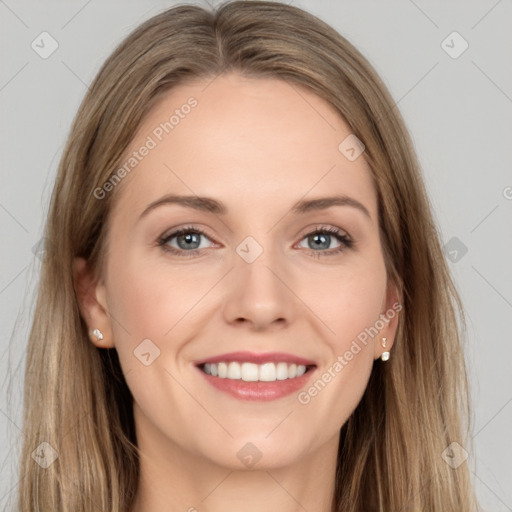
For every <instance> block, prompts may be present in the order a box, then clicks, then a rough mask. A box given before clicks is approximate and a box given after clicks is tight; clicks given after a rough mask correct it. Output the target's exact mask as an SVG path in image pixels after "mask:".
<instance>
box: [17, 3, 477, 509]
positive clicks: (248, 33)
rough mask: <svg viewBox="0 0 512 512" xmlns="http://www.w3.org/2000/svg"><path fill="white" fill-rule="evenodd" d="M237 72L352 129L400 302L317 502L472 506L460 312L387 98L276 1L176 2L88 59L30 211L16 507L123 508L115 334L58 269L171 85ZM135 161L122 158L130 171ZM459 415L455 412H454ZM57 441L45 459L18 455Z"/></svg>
mask: <svg viewBox="0 0 512 512" xmlns="http://www.w3.org/2000/svg"><path fill="white" fill-rule="evenodd" d="M227 72H236V73H239V74H241V75H243V76H245V77H248V78H277V79H281V80H284V81H286V82H287V83H289V84H290V85H292V86H297V87H298V88H300V87H304V88H307V89H308V90H309V91H311V92H313V93H314V94H316V95H318V96H319V97H321V98H323V99H324V100H326V101H327V102H328V103H329V104H330V105H332V106H333V107H334V108H335V109H336V111H337V112H338V113H339V115H340V116H341V117H342V118H343V119H344V120H345V122H346V123H347V124H348V125H349V126H350V128H351V131H352V133H354V134H355V135H356V136H357V137H358V138H359V139H361V140H362V141H363V142H364V144H365V146H366V149H365V153H364V158H365V159H366V160H367V162H368V164H369V166H370V168H371V171H372V178H373V181H374V184H375V188H376V191H377V196H378V212H379V224H380V236H381V242H382V247H383V251H384V256H385V261H386V268H387V271H388V277H389V279H391V280H392V281H393V282H395V283H396V284H397V286H398V288H399V290H400V295H401V304H402V307H403V310H402V311H401V313H400V320H399V325H398V331H397V336H396V340H395V343H394V346H393V351H392V357H391V359H390V360H389V361H388V362H386V363H382V362H380V361H376V362H375V364H374V368H373V371H372V374H371V377H370V381H369V383H368V386H367V389H366V391H365V393H364V395H363V398H362V400H361V402H360V403H359V405H358V406H357V408H356V409H355V411H354V412H353V414H352V415H351V416H350V418H349V419H348V420H347V422H346V423H345V424H344V425H343V427H342V429H341V432H340V445H339V453H338V465H337V471H336V481H335V495H334V497H333V505H332V511H333V512H338V511H339V512H341V511H343V512H369V511H376V512H377V511H379V512H390V511H403V512H405V511H408V512H424V511H427V510H428V511H429V512H460V511H461V510H464V511H474V510H476V507H477V500H476V497H475V495H474V491H473V488H472V485H471V480H470V473H469V469H468V467H467V464H462V465H461V466H459V467H458V468H457V469H453V468H451V467H450V466H449V465H448V464H446V463H445V461H444V460H443V458H442V453H443V451H444V450H445V449H446V448H447V447H448V445H450V443H452V442H453V441H456V442H458V443H459V444H460V445H462V446H464V447H465V448H466V449H468V451H469V450H470V446H469V443H470V439H469V437H468V434H469V430H470V424H469V419H470V409H469V390H468V382H467V375H466V368H465V362H464V355H463V351H462V346H461V335H460V333H459V331H460V329H459V325H458V321H459V320H460V321H461V325H460V327H463V326H464V314H463V309H462V304H461V301H460V298H459V297H458V294H457V291H456V289H455V287H454V284H453V282H452V279H451V277H450V274H449V271H448V268H447V265H446V262H445V260H444V257H443V254H442V250H441V247H440V242H439V235H438V233H437V229H436V226H435V222H434V219H433V215H432V213H431V210H432V208H431V205H430V203H429V200H428V197H427V194H426V191H425V188H424V185H423V180H422V177H421V171H420V166H419V163H418V161H417V158H416V156H415V152H414V149H413V146H412V143H411V140H410V137H409V135H408V132H407V129H406V128H405V124H404V122H403V120H402V118H401V116H400V114H399V112H398V111H397V110H396V108H395V104H394V101H393V99H392V97H391V95H390V94H389V92H388V91H387V89H386V87H385V85H384V84H383V83H382V81H381V80H380V78H379V77H378V76H377V74H376V72H375V71H374V70H373V68H372V67H371V65H370V64H369V63H368V61H367V60H366V59H365V58H364V57H363V56H362V55H361V54H360V53H359V52H358V51H357V50H356V49H355V48H354V46H353V45H351V44H350V43H349V42H348V41H347V40H346V39H345V38H343V37H342V36H341V35H340V34H338V33H337V32H336V31H335V30H334V29H333V28H331V27H330V26H328V25H327V24H326V23H324V22H322V21H321V20H319V19H317V18H316V17H314V16H313V15H311V14H308V13H306V12H304V11H303V10H301V9H298V8H296V7H292V6H289V5H285V4H281V3H278V2H263V1H247V2H244V1H234V2H230V3H226V4H223V5H221V6H220V7H218V8H217V9H216V10H215V11H208V10H206V9H203V8H201V7H198V6H192V5H179V6H177V7H173V8H171V9H168V10H166V11H164V12H162V13H161V14H159V15H157V16H154V17H153V18H151V19H149V20H147V21H146V22H144V23H143V24H142V25H140V26H139V27H138V28H136V29H135V30H134V31H133V32H132V33H131V34H130V35H129V36H128V37H127V38H126V39H125V40H124V41H123V42H122V43H121V44H120V45H119V46H118V47H117V48H116V49H115V51H114V52H113V53H112V55H111V56H110V57H109V58H108V59H107V61H106V62H105V63H104V65H103V66H102V68H101V69H100V71H99V72H98V74H97V76H96V78H95V79H94V81H93V83H92V84H91V86H90V89H89V91H88V93H87V94H86V96H85V98H84V99H83V101H82V103H81V105H80V108H79V110H78V112H77V115H76V117H75V119H74V122H73V125H72V128H71V132H70V135H69V138H68V140H67V144H66V146H65V148H64V152H63V156H62V159H61V162H60V165H59V168H58V175H57V179H56V183H55V187H54V191H53V195H52V199H51V203H50V209H49V214H48V220H47V224H46V228H45V237H46V239H47V245H46V253H47V257H46V258H45V260H44V262H43V265H42V269H41V279H40V284H39V290H38V296H37V303H36V309H35V315H34V320H33V324H32V329H31V333H30V337H29V344H28V353H27V361H26V369H25V371H26V374H25V396H24V417H23V421H24V432H25V434H26V436H25V439H24V442H23V447H22V453H21V474H22V475H24V478H23V479H22V481H21V482H20V484H19V497H18V499H19V510H23V511H29V510H30V511H39V510H42V511H50V510H51V511H52V512H86V511H87V512H89V511H90V512H92V511H97V510H103V511H105V512H106V511H110V512H114V511H115V512H118V511H129V510H130V507H131V506H132V504H133V502H134V498H135V495H136V492H137V485H138V478H139V460H138V453H137V440H136V432H135V426H134V420H133V410H132V400H133V398H132V396H131V393H130V391H129V389H128V387H127V385H126V381H125V379H124V376H123V373H122V371H121V367H120V364H119V359H118V357H117V353H116V351H115V350H112V349H111V350H107V349H98V348H96V347H95V346H94V345H93V344H92V343H91V341H90V339H89V337H88V332H87V326H86V324H85V322H84V320H83V319H82V317H81V315H80V310H79V307H78V300H77V294H76V290H75V287H74V282H73V260H74V258H76V257H83V258H85V259H87V260H88V262H89V263H90V265H91V266H92V267H93V268H94V269H96V272H97V274H98V275H101V273H102V271H103V269H104V261H105V257H106V254H107V250H108V248H107V246H106V239H105V237H106V232H107V225H108V221H109V212H110V211H111V210H112V207H113V201H114V200H115V199H116V197H117V195H118V190H114V191H113V192H112V193H110V194H107V195H106V196H105V198H103V199H102V200H98V199H97V198H96V197H95V196H94V194H93V191H94V190H95V189H96V188H97V187H101V186H102V185H103V184H104V183H105V182H106V181H107V180H108V179H109V177H110V176H111V175H112V173H113V172H114V171H115V169H117V166H118V165H119V163H120V161H121V158H122V156H123V153H124V151H125V150H126V148H127V146H128V145H129V143H130V142H131V140H132V137H133V135H134V134H135V133H136V131H137V128H138V127H139V126H140V124H141V121H142V119H143V118H144V116H145V115H147V114H148V112H149V111H150V110H151V108H152V107H153V106H154V105H155V104H156V102H157V101H158V100H159V99H160V98H161V97H162V96H163V95H165V94H166V93H168V92H169V91H170V90H172V89H173V88H174V87H176V86H178V85H183V84H185V83H187V82H191V81H194V80H199V79H200V80H208V79H209V80H214V79H215V77H217V76H218V75H220V74H223V73H227ZM134 172H136V171H134ZM466 421H467V422H466ZM42 442H47V443H49V444H50V445H51V446H52V447H53V448H54V449H56V450H57V452H58V458H57V459H56V460H55V462H54V463H53V464H51V465H50V466H49V467H48V468H43V467H41V466H40V465H38V464H36V463H35V462H34V460H33V459H32V457H31V454H32V452H33V451H34V449H36V447H37V446H38V445H40V443H42Z"/></svg>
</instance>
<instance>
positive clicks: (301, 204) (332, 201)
mask: <svg viewBox="0 0 512 512" xmlns="http://www.w3.org/2000/svg"><path fill="white" fill-rule="evenodd" d="M168 204H178V205H180V206H184V207H186V208H193V209H194V210H199V211H203V212H208V213H214V214H216V215H225V214H227V213H228V209H227V207H226V206H225V205H224V204H223V203H221V202H220V201H217V200H216V199H213V198H211V197H200V196H180V195H175V194H168V195H165V196H163V197H161V198H160V199H157V200H156V201H153V202H152V203H151V204H150V205H149V206H148V207H147V208H146V209H145V210H144V211H143V212H142V213H141V215H140V217H139V218H142V217H144V216H145V215H147V214H148V213H149V212H150V211H152V210H154V209H155V208H158V207H159V206H163V205H168ZM332 206H350V207H352V208H355V209H357V210H359V211H360V212H362V213H364V215H366V216H367V217H368V218H369V219H370V220H371V215H370V212H369V211H368V209H367V208H366V207H365V206H364V205H363V204H362V203H360V202H359V201H357V200H356V199H354V198H352V197H348V196H345V195H336V196H329V197H320V198H317V199H308V200H301V201H298V202H297V203H295V204H294V205H293V206H292V208H291V212H292V213H294V214H296V215H297V214H304V213H308V212H312V211H319V210H326V209H327V208H331V207H332Z"/></svg>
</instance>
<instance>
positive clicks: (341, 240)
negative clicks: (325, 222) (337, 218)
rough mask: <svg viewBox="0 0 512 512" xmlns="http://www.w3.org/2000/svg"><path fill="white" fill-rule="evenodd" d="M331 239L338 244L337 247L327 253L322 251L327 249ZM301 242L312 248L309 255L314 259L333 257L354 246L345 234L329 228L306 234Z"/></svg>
mask: <svg viewBox="0 0 512 512" xmlns="http://www.w3.org/2000/svg"><path fill="white" fill-rule="evenodd" d="M333 239H334V240H335V241H337V242H338V244H339V246H337V247H335V248H334V249H331V250H329V251H325V250H323V249H329V246H330V245H331V243H332V242H333ZM302 240H306V241H307V243H308V245H309V247H310V248H311V247H312V248H313V250H312V252H311V253H310V254H311V256H313V257H316V258H319V257H320V256H334V255H336V254H339V253H340V252H342V251H344V250H345V249H350V248H351V247H352V246H353V245H354V242H353V240H352V239H351V238H350V237H349V236H348V235H347V234H345V233H344V232H343V231H341V230H339V229H337V228H330V227H329V228H325V227H324V228H322V227H317V228H316V229H315V231H311V232H310V233H308V234H307V235H306V236H305V237H304V238H303V239H302ZM301 247H303V246H301Z"/></svg>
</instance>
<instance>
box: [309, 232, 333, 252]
mask: <svg viewBox="0 0 512 512" xmlns="http://www.w3.org/2000/svg"><path fill="white" fill-rule="evenodd" d="M313 239H314V240H315V242H314V244H315V246H316V247H317V248H318V247H320V248H322V249H328V248H329V235H325V234H323V233H315V234H314V235H313ZM320 239H323V240H320Z"/></svg>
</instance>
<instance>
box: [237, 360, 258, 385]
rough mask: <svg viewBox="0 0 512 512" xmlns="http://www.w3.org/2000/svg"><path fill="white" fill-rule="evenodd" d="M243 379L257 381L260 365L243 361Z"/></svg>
mask: <svg viewBox="0 0 512 512" xmlns="http://www.w3.org/2000/svg"><path fill="white" fill-rule="evenodd" d="M241 370H242V380H245V381H246V382H256V381H257V380H258V375H259V373H258V365H257V364H254V363H243V364H242V366H241Z"/></svg>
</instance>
